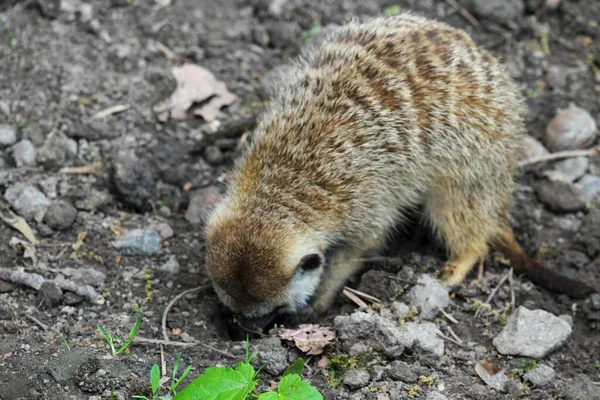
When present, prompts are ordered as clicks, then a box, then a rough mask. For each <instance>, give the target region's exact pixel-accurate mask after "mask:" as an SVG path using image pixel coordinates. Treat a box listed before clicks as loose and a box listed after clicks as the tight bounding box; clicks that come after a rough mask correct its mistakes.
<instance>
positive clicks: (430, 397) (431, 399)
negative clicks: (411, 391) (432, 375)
mask: <svg viewBox="0 0 600 400" xmlns="http://www.w3.org/2000/svg"><path fill="white" fill-rule="evenodd" d="M425 400H448V398H447V397H446V396H444V395H443V394H441V393H440V392H429V393H427V397H426V398H425Z"/></svg>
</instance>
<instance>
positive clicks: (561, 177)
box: [545, 157, 589, 183]
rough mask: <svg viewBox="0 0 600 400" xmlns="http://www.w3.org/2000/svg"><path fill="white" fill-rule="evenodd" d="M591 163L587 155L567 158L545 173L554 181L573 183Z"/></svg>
mask: <svg viewBox="0 0 600 400" xmlns="http://www.w3.org/2000/svg"><path fill="white" fill-rule="evenodd" d="M588 165H589V161H588V158H587V157H573V158H567V159H566V160H562V161H559V162H557V163H556V164H555V165H554V168H553V169H552V170H551V171H548V172H546V173H545V175H546V177H547V178H548V179H550V180H552V181H563V182H567V183H573V182H575V181H576V180H577V179H579V178H581V177H582V176H583V174H585V171H586V169H587V167H588Z"/></svg>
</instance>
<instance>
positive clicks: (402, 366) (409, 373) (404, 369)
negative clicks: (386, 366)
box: [390, 361, 419, 383]
mask: <svg viewBox="0 0 600 400" xmlns="http://www.w3.org/2000/svg"><path fill="white" fill-rule="evenodd" d="M390 377H391V378H392V379H396V380H399V381H402V382H404V383H416V382H417V380H418V379H419V375H417V373H416V372H415V371H414V369H413V367H412V366H410V365H408V364H407V363H405V362H404V361H394V362H392V363H391V364H390Z"/></svg>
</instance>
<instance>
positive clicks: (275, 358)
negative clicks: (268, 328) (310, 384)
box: [253, 337, 289, 376]
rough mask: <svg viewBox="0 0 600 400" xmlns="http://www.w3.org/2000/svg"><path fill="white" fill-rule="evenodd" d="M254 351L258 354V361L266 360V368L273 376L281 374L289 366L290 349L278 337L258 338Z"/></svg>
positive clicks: (263, 361)
mask: <svg viewBox="0 0 600 400" xmlns="http://www.w3.org/2000/svg"><path fill="white" fill-rule="evenodd" d="M253 351H254V352H256V353H257V355H258V357H257V359H256V362H257V363H261V364H262V363H265V362H266V363H265V366H264V369H265V371H267V372H268V373H269V374H271V375H273V376H278V375H281V374H282V373H283V371H285V369H286V368H287V367H288V366H289V361H288V351H287V349H286V348H285V347H283V346H282V344H281V340H280V339H279V338H278V337H276V338H275V339H273V338H265V339H258V340H256V341H255V345H254V349H253Z"/></svg>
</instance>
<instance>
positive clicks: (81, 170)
mask: <svg viewBox="0 0 600 400" xmlns="http://www.w3.org/2000/svg"><path fill="white" fill-rule="evenodd" d="M100 167H101V164H100V163H97V162H96V163H93V164H88V165H83V166H81V167H65V168H61V170H60V171H59V172H61V173H63V174H73V175H85V174H93V173H94V172H96V171H97V170H98V168H100Z"/></svg>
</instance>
